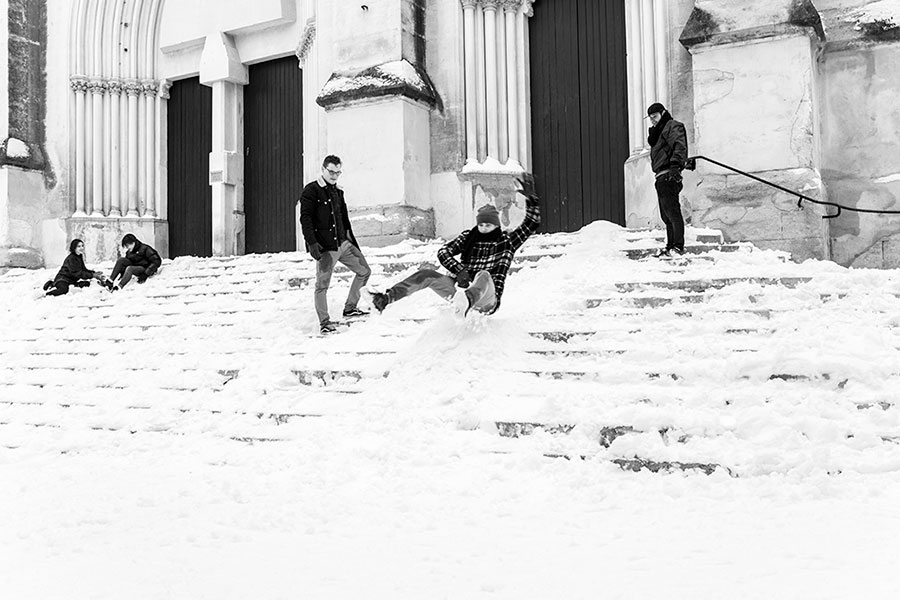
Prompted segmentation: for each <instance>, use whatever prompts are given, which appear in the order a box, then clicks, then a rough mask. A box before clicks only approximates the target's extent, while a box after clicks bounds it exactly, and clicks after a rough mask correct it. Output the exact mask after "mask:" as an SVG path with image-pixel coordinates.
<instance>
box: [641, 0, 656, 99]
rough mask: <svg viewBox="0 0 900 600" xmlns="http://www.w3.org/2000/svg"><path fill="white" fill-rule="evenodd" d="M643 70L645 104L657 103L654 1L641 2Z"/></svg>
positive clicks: (644, 0)
mask: <svg viewBox="0 0 900 600" xmlns="http://www.w3.org/2000/svg"><path fill="white" fill-rule="evenodd" d="M641 57H642V58H643V61H642V64H641V69H642V70H643V75H644V103H645V104H649V103H650V102H657V98H658V96H657V91H656V37H655V36H654V35H653V0H641Z"/></svg>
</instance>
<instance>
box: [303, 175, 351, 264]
mask: <svg viewBox="0 0 900 600" xmlns="http://www.w3.org/2000/svg"><path fill="white" fill-rule="evenodd" d="M325 186H326V183H325V180H324V179H322V178H321V177H320V178H318V179H317V180H316V181H313V182H310V183H308V184H307V185H306V187H304V188H303V192H302V193H301V194H300V230H301V231H302V232H303V240H304V241H305V242H306V249H307V250H309V247H310V246H311V245H312V244H314V243H318V244H319V245H320V246H321V247H322V250H323V251H325V250H328V251H331V252H336V251H337V249H338V246H339V244H338V227H337V226H338V222H337V219H340V220H341V221H340V224H341V225H343V226H344V231H345V232H346V234H347V239H348V240H349V241H350V243H351V244H353V245H354V246H356V247H357V248H359V244H358V243H357V242H356V237H355V236H354V235H353V229H352V228H351V227H350V215H349V214H348V212H347V203H346V202H344V190H342V189H340V188H338V187H335V188H334V192H333V195H334V200H332V198H331V196H329V194H328V190H327V189H326V187H325Z"/></svg>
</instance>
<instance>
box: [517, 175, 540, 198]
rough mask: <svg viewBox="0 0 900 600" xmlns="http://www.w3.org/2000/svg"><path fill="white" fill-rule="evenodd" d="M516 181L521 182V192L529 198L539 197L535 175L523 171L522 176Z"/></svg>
mask: <svg viewBox="0 0 900 600" xmlns="http://www.w3.org/2000/svg"><path fill="white" fill-rule="evenodd" d="M516 181H518V182H519V188H520V189H519V193H520V194H522V195H523V196H525V197H526V198H528V199H535V198H537V197H538V195H537V191H535V188H534V175H532V174H531V173H523V174H522V176H521V177H518V178H517V179H516Z"/></svg>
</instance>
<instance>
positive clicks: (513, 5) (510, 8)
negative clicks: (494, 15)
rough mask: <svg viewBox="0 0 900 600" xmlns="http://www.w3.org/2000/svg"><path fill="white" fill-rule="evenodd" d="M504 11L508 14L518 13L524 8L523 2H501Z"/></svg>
mask: <svg viewBox="0 0 900 600" xmlns="http://www.w3.org/2000/svg"><path fill="white" fill-rule="evenodd" d="M501 3H502V4H503V10H504V11H505V12H508V13H517V12H519V9H520V8H522V0H501Z"/></svg>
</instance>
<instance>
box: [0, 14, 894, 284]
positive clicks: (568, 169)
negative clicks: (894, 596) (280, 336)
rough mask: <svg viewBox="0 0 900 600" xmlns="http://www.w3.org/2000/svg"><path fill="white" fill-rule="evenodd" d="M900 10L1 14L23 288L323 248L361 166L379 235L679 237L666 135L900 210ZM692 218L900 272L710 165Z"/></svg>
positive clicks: (0, 231)
mask: <svg viewBox="0 0 900 600" xmlns="http://www.w3.org/2000/svg"><path fill="white" fill-rule="evenodd" d="M896 5H897V0H880V1H878V2H865V1H863V0H855V1H851V0H818V1H817V2H816V3H815V5H814V4H813V3H812V2H809V1H806V0H763V1H761V2H754V3H749V4H748V3H746V2H739V1H738V0H610V1H606V0H604V1H601V0H357V1H353V2H350V1H344V0H340V1H332V0H254V1H253V2H246V1H245V0H0V18H2V19H3V20H4V21H5V22H4V23H2V24H0V36H5V38H6V39H4V40H0V48H3V50H4V51H5V54H0V90H2V92H3V93H2V94H0V98H2V100H0V138H2V144H0V268H3V267H10V266H40V265H44V264H47V265H54V264H56V263H57V262H59V261H60V260H61V258H62V257H63V255H64V254H65V252H66V247H67V242H68V240H69V239H71V238H72V237H81V238H82V239H85V241H86V242H87V246H88V248H87V251H88V256H89V258H90V259H91V260H100V259H109V258H112V257H113V256H115V254H116V252H117V242H118V241H119V240H120V239H121V236H122V235H123V234H124V233H126V232H133V233H135V234H136V235H137V236H138V237H139V238H141V239H143V240H145V241H147V242H148V243H150V244H153V245H154V246H155V247H157V248H158V249H159V250H160V251H161V253H163V255H164V256H178V255H184V254H193V255H201V256H202V255H231V254H243V253H246V252H270V251H280V250H292V249H297V248H301V247H302V240H301V239H299V236H298V228H297V227H296V212H295V211H296V207H295V203H296V200H297V197H298V195H299V189H300V188H301V187H302V185H303V183H305V182H306V181H309V180H312V179H313V178H315V177H316V175H317V173H318V171H319V165H320V162H321V159H322V157H323V156H325V155H326V154H337V155H339V156H341V157H342V159H343V161H344V173H345V174H344V176H343V177H342V182H341V184H342V186H343V187H344V188H345V192H346V196H347V198H348V202H349V204H350V208H351V217H352V219H353V223H354V229H355V231H356V233H357V236H358V237H360V238H362V241H363V242H364V243H370V244H385V243H391V242H394V241H399V240H401V239H405V238H408V237H431V236H435V235H437V236H445V237H446V236H452V235H455V234H456V233H458V232H459V231H460V230H461V229H463V228H465V227H468V226H471V224H472V222H473V211H474V209H475V208H476V207H478V206H480V205H482V204H484V203H485V202H493V203H495V204H496V205H497V206H498V207H499V208H501V211H502V215H503V217H502V218H503V220H504V222H505V223H506V224H508V225H514V224H515V223H516V222H517V219H519V218H521V214H522V211H523V207H522V206H521V205H520V203H519V202H520V201H519V199H517V198H516V195H515V193H514V192H513V190H514V186H515V178H516V176H517V175H519V174H521V173H522V172H526V171H527V172H534V173H535V175H536V176H537V178H538V182H539V191H540V192H541V193H542V195H543V196H544V197H545V198H546V202H547V210H546V211H545V212H546V215H547V217H546V219H545V222H544V227H545V229H546V230H548V231H565V230H573V229H577V228H579V227H580V226H582V225H584V224H586V223H588V222H590V221H592V220H595V219H598V218H603V219H608V220H611V221H614V222H618V223H620V224H622V225H628V226H635V227H642V226H653V225H657V224H658V217H657V214H656V206H655V203H656V200H655V195H654V193H653V190H652V177H651V175H650V173H649V160H648V156H647V153H648V151H647V148H646V142H645V138H646V125H647V123H646V121H644V120H643V116H644V111H645V108H646V106H647V105H648V104H650V103H651V102H654V101H661V102H663V103H665V104H666V106H667V107H669V108H670V110H671V111H672V113H673V114H674V115H675V117H676V118H678V119H679V120H682V121H684V122H685V123H686V125H687V126H688V131H689V137H690V140H689V141H690V143H691V151H692V154H702V155H706V156H709V157H711V158H714V159H716V160H719V161H721V162H724V163H727V164H731V165H734V166H735V167H738V168H740V169H742V170H744V171H748V172H751V173H753V174H756V175H758V176H761V177H764V178H766V179H769V180H771V181H773V182H776V183H778V184H780V185H783V186H785V187H787V188H790V189H795V190H798V191H801V192H802V193H804V194H806V195H808V196H810V197H813V198H817V199H822V200H827V201H833V202H838V203H840V204H843V205H848V206H860V207H864V208H875V209H883V210H890V209H892V208H893V209H900V206H897V202H896V199H897V197H898V195H900V154H898V153H897V152H896V151H895V148H896V142H895V140H896V135H897V131H898V130H900V108H898V106H897V104H896V102H895V98H896V90H897V87H898V84H900V75H898V73H900V69H897V68H896V67H897V66H898V62H900V43H898V42H900V35H898V26H897V24H898V22H900V16H898V15H896V14H894V12H892V11H893V10H894V8H895V7H896ZM685 182H686V186H685V191H684V194H683V204H684V207H685V214H686V216H687V217H688V219H689V220H690V221H691V222H692V223H693V224H694V225H698V226H708V227H715V228H718V229H722V230H723V231H724V232H725V234H726V236H728V237H729V238H731V239H743V240H750V241H754V242H756V243H758V244H759V245H762V246H764V247H772V248H780V249H785V250H789V251H791V252H793V253H794V254H795V256H796V257H797V258H801V259H802V258H806V257H818V258H831V259H833V260H836V261H838V262H840V263H842V264H848V265H850V264H852V265H858V266H877V267H895V266H898V264H900V220H898V219H897V217H892V216H890V215H887V216H885V215H876V214H860V213H853V212H849V211H844V212H843V213H842V214H841V215H840V216H839V217H837V218H835V219H828V220H824V219H822V218H821V217H822V214H824V212H825V211H826V210H827V211H830V212H833V211H834V209H833V208H830V209H826V208H825V207H821V206H815V205H813V204H810V203H804V204H803V207H802V209H801V208H798V207H797V202H796V198H794V197H791V196H790V195H787V194H784V193H780V192H773V191H772V190H771V189H768V188H765V187H763V186H761V184H757V183H755V182H753V181H751V180H745V179H743V178H741V177H739V176H735V175H733V174H730V173H728V172H726V171H722V170H720V169H718V168H713V167H711V165H710V164H708V163H704V162H702V161H701V163H700V164H699V165H698V169H697V171H696V172H691V173H688V174H687V175H686V179H685Z"/></svg>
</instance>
